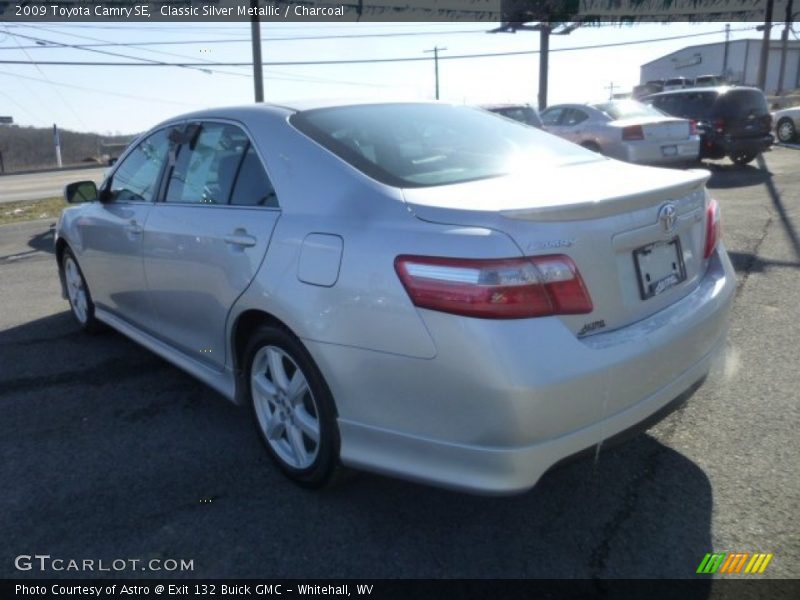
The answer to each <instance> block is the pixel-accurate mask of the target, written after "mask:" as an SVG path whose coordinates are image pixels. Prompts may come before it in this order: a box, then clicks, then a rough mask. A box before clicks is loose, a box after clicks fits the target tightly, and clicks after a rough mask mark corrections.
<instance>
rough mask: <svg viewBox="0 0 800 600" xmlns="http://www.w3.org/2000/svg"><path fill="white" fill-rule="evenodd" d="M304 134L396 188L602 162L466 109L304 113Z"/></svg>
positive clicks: (297, 120)
mask: <svg viewBox="0 0 800 600" xmlns="http://www.w3.org/2000/svg"><path fill="white" fill-rule="evenodd" d="M289 122H290V123H291V124H292V125H294V126H295V127H296V128H297V129H298V130H300V131H301V132H303V133H304V134H306V135H307V136H309V137H310V138H311V139H313V140H314V141H316V142H317V143H319V144H321V145H322V146H323V147H325V148H326V149H327V150H329V151H330V152H332V153H334V154H335V155H337V156H339V157H340V158H342V159H343V160H345V161H346V162H348V163H349V164H351V165H352V166H354V167H355V168H356V169H358V170H359V171H361V172H362V173H364V174H366V175H368V176H369V177H372V178H373V179H376V180H378V181H380V182H381V183H385V184H387V185H391V186H395V187H426V186H436V185H448V184H453V183H461V182H465V181H473V180H477V179H487V178H490V177H499V176H502V175H508V174H512V173H514V172H530V171H531V170H533V169H547V168H550V167H553V166H558V165H563V164H568V163H573V162H585V161H591V160H602V159H601V158H600V157H598V155H597V154H595V153H593V152H591V151H589V150H586V149H584V148H581V147H580V146H578V145H576V144H571V143H569V142H566V141H564V140H561V139H559V138H556V137H555V136H551V135H549V134H547V133H544V132H542V131H539V130H537V129H534V128H532V127H528V126H527V125H523V124H522V123H518V122H516V121H512V120H510V119H506V118H503V117H500V116H498V115H495V114H492V113H489V112H486V111H483V110H480V109H475V108H471V107H466V106H450V105H444V104H442V105H439V104H377V105H376V104H372V105H360V106H345V107H336V108H323V109H316V110H309V111H304V112H299V113H296V114H294V115H292V117H291V118H290V119H289Z"/></svg>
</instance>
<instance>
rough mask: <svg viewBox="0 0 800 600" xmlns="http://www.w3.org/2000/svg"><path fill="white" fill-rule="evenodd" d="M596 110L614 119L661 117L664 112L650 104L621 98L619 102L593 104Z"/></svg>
mask: <svg viewBox="0 0 800 600" xmlns="http://www.w3.org/2000/svg"><path fill="white" fill-rule="evenodd" d="M593 106H594V107H595V108H596V109H597V110H599V111H602V112H604V113H606V114H607V115H608V116H609V117H611V118H612V119H614V120H617V119H632V118H635V117H663V116H664V113H662V112H660V111H658V110H656V109H655V108H653V107H652V106H647V105H646V104H642V103H641V102H636V101H635V100H623V101H621V102H606V103H605V104H595V105H593Z"/></svg>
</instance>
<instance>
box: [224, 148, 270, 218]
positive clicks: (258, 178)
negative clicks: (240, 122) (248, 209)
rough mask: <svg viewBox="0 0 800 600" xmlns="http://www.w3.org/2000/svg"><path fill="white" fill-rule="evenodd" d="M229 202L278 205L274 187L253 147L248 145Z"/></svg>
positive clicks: (247, 204)
mask: <svg viewBox="0 0 800 600" xmlns="http://www.w3.org/2000/svg"><path fill="white" fill-rule="evenodd" d="M231 204H235V205H237V206H270V207H273V208H275V207H277V206H278V197H277V196H276V195H275V188H273V187H272V183H271V182H270V180H269V178H268V177H267V174H266V172H265V171H264V167H263V166H262V165H261V160H259V158H258V154H256V151H255V149H254V148H253V146H252V145H249V146H248V148H247V151H246V152H245V154H244V158H243V160H242V165H241V167H239V175H238V176H237V177H236V183H235V184H234V186H233V192H232V193H231Z"/></svg>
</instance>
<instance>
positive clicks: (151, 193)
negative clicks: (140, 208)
mask: <svg viewBox="0 0 800 600" xmlns="http://www.w3.org/2000/svg"><path fill="white" fill-rule="evenodd" d="M168 134H169V131H168V130H167V129H161V130H160V131H156V132H155V133H153V134H151V135H150V136H148V137H147V138H145V139H144V140H142V141H141V142H139V144H137V145H136V147H135V148H134V149H133V150H132V151H131V152H130V154H128V155H127V156H126V157H125V158H124V160H122V162H120V163H119V165H118V166H117V168H116V170H115V171H114V175H113V176H112V178H111V185H110V188H109V189H110V192H111V198H110V200H111V201H112V202H152V201H153V199H154V197H155V193H156V187H157V185H158V180H159V176H160V174H161V169H162V167H163V166H164V160H165V159H166V157H167V154H168V152H169V148H170V143H171V142H170V141H169V137H168Z"/></svg>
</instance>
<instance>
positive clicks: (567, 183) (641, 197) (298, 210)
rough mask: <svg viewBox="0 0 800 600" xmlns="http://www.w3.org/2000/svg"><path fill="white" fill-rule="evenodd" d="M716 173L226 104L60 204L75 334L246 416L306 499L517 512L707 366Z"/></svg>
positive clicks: (324, 108) (428, 124) (366, 114)
mask: <svg viewBox="0 0 800 600" xmlns="http://www.w3.org/2000/svg"><path fill="white" fill-rule="evenodd" d="M707 177H708V174H707V173H706V172H703V171H680V172H678V171H671V170H665V169H657V168H650V167H639V166H634V165H629V164H625V163H621V162H617V161H615V160H611V159H607V158H604V157H602V156H599V155H597V154H595V153H593V152H589V151H587V150H585V149H584V148H581V147H579V146H576V145H574V144H571V143H568V142H565V141H563V140H560V139H558V138H556V137H554V136H551V135H549V134H547V133H544V132H542V131H539V130H536V129H533V128H530V127H527V126H525V125H522V124H519V123H516V122H514V121H511V120H509V119H505V118H502V117H499V116H497V115H493V114H490V113H487V112H485V111H482V110H479V109H474V108H469V107H464V106H451V105H447V104H439V103H384V104H363V105H340V104H335V103H330V104H328V103H322V102H319V103H308V104H306V105H295V106H291V107H288V106H269V105H252V106H245V107H239V108H225V109H217V110H208V111H203V112H197V113H193V114H189V115H184V116H180V117H176V118H174V119H170V120H168V121H166V122H164V123H161V124H160V125H157V126H156V127H155V128H154V129H152V130H151V131H150V132H149V133H147V134H145V135H144V136H142V137H141V138H140V139H139V140H138V141H137V142H136V143H134V144H132V145H131V147H130V148H129V149H128V150H127V151H126V152H125V153H124V154H123V155H122V156H121V157H120V159H119V161H118V162H117V163H116V165H114V167H113V169H112V170H111V171H110V172H109V174H108V175H107V177H106V179H105V181H104V182H103V183H102V184H101V185H100V186H99V188H98V187H96V186H95V184H94V183H92V182H77V183H75V184H71V185H69V186H67V189H66V190H65V193H66V196H67V199H68V201H69V202H70V203H72V204H73V206H71V207H70V208H67V209H66V210H64V212H63V215H62V216H61V219H60V220H59V223H58V227H57V235H56V256H57V260H58V267H59V273H60V276H61V281H62V285H63V291H64V294H65V296H66V297H67V298H68V299H69V303H70V306H71V309H72V313H73V315H74V317H75V319H76V321H77V323H78V324H79V326H80V327H81V328H83V329H84V330H86V331H87V332H91V331H95V330H97V329H98V327H100V326H101V324H104V325H106V326H111V327H112V328H114V329H116V330H117V331H119V332H121V333H123V334H124V335H126V336H128V337H130V338H131V339H133V340H135V341H136V342H138V343H139V344H141V345H143V346H144V347H145V348H148V349H149V350H151V351H153V352H155V353H156V354H158V355H160V356H162V357H164V358H165V359H166V360H168V361H171V362H172V363H174V364H175V365H177V366H178V367H180V368H182V369H184V370H185V371H187V372H188V373H191V374H192V375H194V376H195V377H197V378H198V379H200V380H202V381H203V382H205V383H207V384H208V385H210V386H211V387H213V388H214V389H215V390H217V391H219V392H220V393H221V394H222V395H223V396H224V397H226V398H228V399H229V400H231V401H233V402H236V403H240V404H243V405H246V406H249V408H250V411H251V412H252V415H253V420H254V423H255V425H256V430H257V433H258V435H259V436H260V438H261V440H262V441H263V442H264V446H265V448H266V450H267V451H268V453H269V455H270V456H271V457H272V459H273V460H274V461H275V463H276V464H277V466H278V467H279V468H280V469H281V470H282V471H283V472H284V473H285V474H286V475H288V476H289V477H290V478H292V479H293V480H295V481H296V482H298V483H299V484H301V485H305V486H311V487H319V486H322V485H325V484H327V483H328V482H330V481H332V480H333V479H334V478H335V477H336V475H337V474H338V473H339V472H341V469H342V468H343V467H351V468H357V469H366V470H371V471H375V472H379V473H385V474H390V475H393V476H398V477H404V478H408V479H413V480H417V481H422V482H427V483H432V484H436V485H443V486H449V487H453V488H457V489H461V490H468V491H472V492H482V493H512V492H520V491H523V490H527V489H529V488H530V487H532V486H533V485H534V484H535V483H536V481H537V480H538V479H539V478H540V477H541V476H542V474H543V473H544V472H545V471H547V470H548V469H549V468H550V467H551V466H553V465H554V464H555V463H557V462H559V461H560V460H561V459H563V458H564V457H567V456H569V455H572V454H575V453H577V452H579V451H582V450H584V449H586V448H590V447H593V446H598V445H599V444H601V443H603V441H604V440H606V439H607V438H609V437H610V436H614V435H615V434H617V433H620V432H622V431H624V430H627V429H629V428H632V427H634V426H638V425H639V424H641V423H642V422H643V421H646V420H650V418H651V417H653V416H654V415H656V414H658V415H660V414H662V413H664V412H665V411H667V410H668V409H669V408H670V407H672V406H674V405H675V402H674V401H675V399H676V398H678V399H680V398H682V397H684V396H685V392H686V391H687V390H689V389H690V388H692V387H693V386H694V385H695V384H696V383H697V382H699V381H701V380H702V379H703V378H704V377H705V376H706V374H707V373H708V372H709V368H710V365H711V362H712V359H713V358H714V357H715V356H716V355H717V354H718V352H719V351H720V349H721V348H723V346H724V344H725V336H726V330H727V323H728V313H729V309H730V306H731V300H732V297H733V292H734V274H733V270H732V268H731V264H730V262H729V260H728V256H727V254H726V252H725V249H724V247H723V245H722V243H721V242H720V239H719V227H720V215H719V206H718V205H717V204H716V202H715V201H714V200H713V199H712V198H711V197H710V196H709V194H708V193H707V192H706V189H705V185H704V184H705V181H706V178H707ZM91 344H92V342H91V341H90V340H89V339H88V338H87V340H86V351H91V349H92V345H91Z"/></svg>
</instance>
